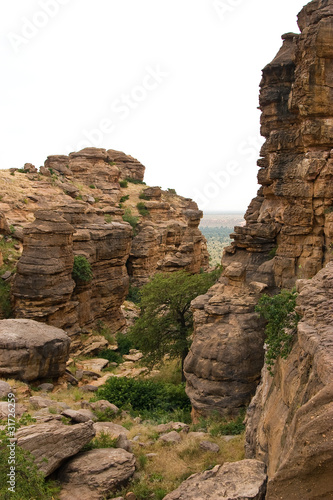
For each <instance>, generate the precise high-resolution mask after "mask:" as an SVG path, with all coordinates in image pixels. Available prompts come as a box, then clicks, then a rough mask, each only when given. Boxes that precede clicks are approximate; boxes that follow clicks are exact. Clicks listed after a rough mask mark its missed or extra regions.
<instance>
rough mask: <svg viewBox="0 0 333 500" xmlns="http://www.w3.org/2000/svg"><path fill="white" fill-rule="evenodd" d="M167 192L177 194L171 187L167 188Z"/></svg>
mask: <svg viewBox="0 0 333 500" xmlns="http://www.w3.org/2000/svg"><path fill="white" fill-rule="evenodd" d="M168 193H170V194H177V193H176V190H175V189H173V188H168Z"/></svg>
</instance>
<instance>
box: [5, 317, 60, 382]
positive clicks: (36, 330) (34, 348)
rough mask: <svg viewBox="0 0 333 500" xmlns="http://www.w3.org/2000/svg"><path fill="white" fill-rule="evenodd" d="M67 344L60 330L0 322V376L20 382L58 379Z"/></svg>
mask: <svg viewBox="0 0 333 500" xmlns="http://www.w3.org/2000/svg"><path fill="white" fill-rule="evenodd" d="M69 346H70V340H69V337H68V336H67V335H66V333H65V332H64V331H63V330H60V329H59V328H55V327H52V326H48V325H44V324H42V323H38V322H36V321H32V320H28V319H6V320H2V321H0V375H1V376H2V377H7V378H17V379H20V380H26V381H31V380H36V379H43V378H52V377H59V376H61V375H62V374H63V373H64V372H65V370H66V361H67V359H68V355H69Z"/></svg>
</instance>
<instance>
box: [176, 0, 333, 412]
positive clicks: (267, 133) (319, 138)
mask: <svg viewBox="0 0 333 500" xmlns="http://www.w3.org/2000/svg"><path fill="white" fill-rule="evenodd" d="M332 7H333V4H332V0H328V1H325V2H323V1H321V0H314V1H313V2H310V3H309V4H308V5H307V6H306V7H305V8H304V9H303V10H302V11H301V13H300V14H299V23H300V28H301V31H302V32H301V34H299V35H297V34H294V33H288V34H286V35H284V36H283V37H282V38H283V45H282V48H281V49H280V51H279V52H278V54H277V55H276V57H275V58H274V59H273V61H272V62H271V63H270V64H268V65H267V66H266V67H265V68H264V69H263V75H262V80H261V84H260V109H261V112H262V114H261V134H262V135H263V136H264V137H265V138H266V142H265V144H264V145H263V147H262V149H261V152H260V155H261V158H260V159H259V161H258V165H259V167H260V170H259V173H258V182H259V184H261V185H262V186H261V188H260V189H259V191H258V195H257V197H256V198H255V199H254V200H252V202H251V203H250V205H249V208H248V210H247V212H246V214H245V220H246V225H245V226H242V227H236V228H235V232H234V233H233V234H232V235H231V237H232V238H233V240H234V241H233V243H232V245H231V247H228V248H227V249H226V250H225V252H224V255H223V257H222V265H223V267H224V269H225V271H224V273H223V276H222V277H221V279H220V286H222V285H223V286H224V289H223V290H221V291H220V292H216V293H213V291H212V290H211V291H209V292H208V293H207V294H206V295H205V296H204V297H202V298H200V299H196V300H195V301H194V302H193V310H194V319H195V324H194V339H193V344H192V346H191V350H190V354H189V356H188V358H187V359H186V361H185V374H186V378H187V393H188V395H189V397H190V399H191V402H192V405H193V408H194V412H193V415H194V417H195V418H196V417H197V416H198V415H199V414H206V413H209V412H211V411H212V410H217V411H219V412H220V413H222V414H224V413H229V412H231V413H236V412H237V411H238V409H239V408H240V407H242V406H245V405H247V404H248V403H249V401H250V398H251V396H252V395H253V394H254V391H255V389H256V386H257V384H258V382H259V380H260V372H261V368H262V364H263V359H264V355H263V354H264V353H263V343H264V332H263V330H264V323H262V322H260V321H259V320H258V318H257V317H256V314H255V312H254V308H255V305H256V303H257V301H258V299H259V297H260V293H262V291H263V290H264V286H265V285H266V286H267V292H268V293H270V294H275V293H277V292H278V291H279V289H280V288H287V289H291V288H292V287H293V286H294V285H295V282H296V280H297V278H303V279H309V278H311V277H313V276H314V275H315V274H316V273H317V272H318V271H319V270H320V269H321V268H322V266H323V265H325V264H326V263H327V262H329V261H330V260H332V251H331V247H332V245H333V224H332V222H333V209H332V199H333V182H332V179H333V160H332V153H331V150H332V145H333V127H332V123H333V122H332V116H333V106H332V102H333V93H332V85H331V82H332V77H333V65H332V61H333V53H332V50H331V47H332V42H333V34H332V33H333V29H332V26H333V10H332ZM254 283H260V285H258V284H257V285H256V284H254Z"/></svg>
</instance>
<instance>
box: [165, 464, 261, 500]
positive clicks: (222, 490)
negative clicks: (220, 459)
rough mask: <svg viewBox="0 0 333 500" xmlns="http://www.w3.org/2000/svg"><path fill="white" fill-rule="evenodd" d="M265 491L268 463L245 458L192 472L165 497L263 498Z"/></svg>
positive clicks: (184, 499)
mask: <svg viewBox="0 0 333 500" xmlns="http://www.w3.org/2000/svg"><path fill="white" fill-rule="evenodd" d="M265 492H266V474H265V465H264V464H263V463H262V462H259V461H258V460H242V461H240V462H234V463H228V462H226V463H225V464H224V465H216V466H215V467H214V468H213V469H212V470H209V471H205V472H201V473H199V474H193V475H192V476H190V477H189V478H188V479H187V480H186V481H184V482H183V483H182V484H181V485H180V486H179V488H177V489H176V490H175V491H173V492H172V493H169V494H168V495H166V496H165V497H164V500H201V499H205V500H206V499H207V500H208V499H209V500H220V499H225V500H234V499H236V498H237V499H239V500H250V499H254V500H264V498H265Z"/></svg>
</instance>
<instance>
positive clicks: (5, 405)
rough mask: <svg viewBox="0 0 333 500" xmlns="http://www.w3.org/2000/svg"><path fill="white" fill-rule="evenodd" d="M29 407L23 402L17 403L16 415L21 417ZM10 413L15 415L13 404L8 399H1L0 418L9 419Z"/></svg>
mask: <svg viewBox="0 0 333 500" xmlns="http://www.w3.org/2000/svg"><path fill="white" fill-rule="evenodd" d="M26 411H27V408H26V407H25V406H23V405H21V404H15V416H16V417H18V418H20V417H21V416H22V415H23V413H25V412H26ZM8 415H13V404H12V403H9V402H7V401H0V420H4V419H7V417H8Z"/></svg>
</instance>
